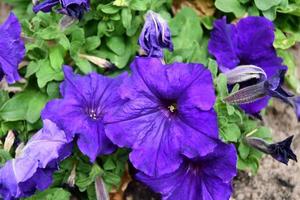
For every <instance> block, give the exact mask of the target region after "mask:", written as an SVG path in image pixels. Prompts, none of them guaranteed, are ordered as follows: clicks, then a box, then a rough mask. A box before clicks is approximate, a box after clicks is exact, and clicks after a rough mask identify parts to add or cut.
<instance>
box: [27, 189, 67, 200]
mask: <svg viewBox="0 0 300 200" xmlns="http://www.w3.org/2000/svg"><path fill="white" fill-rule="evenodd" d="M70 197H71V194H70V193H69V192H67V191H66V190H64V189H62V188H51V189H48V190H46V191H44V192H38V193H37V194H35V195H33V196H32V197H29V198H26V199H27V200H41V199H42V200H69V199H70Z"/></svg>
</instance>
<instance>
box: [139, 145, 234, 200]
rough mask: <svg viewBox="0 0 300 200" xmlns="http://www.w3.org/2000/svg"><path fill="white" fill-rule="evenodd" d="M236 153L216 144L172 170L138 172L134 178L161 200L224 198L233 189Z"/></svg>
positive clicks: (230, 148) (232, 147)
mask: <svg viewBox="0 0 300 200" xmlns="http://www.w3.org/2000/svg"><path fill="white" fill-rule="evenodd" d="M236 162H237V156H236V151H235V147H234V146H233V145H226V144H222V143H219V145H218V147H216V148H215V150H214V152H213V153H211V154H208V155H207V156H205V157H197V158H195V160H194V161H192V160H188V159H185V161H184V163H183V164H182V165H181V167H180V168H179V169H178V170H176V171H175V172H173V173H170V174H167V175H163V176H160V177H150V176H147V175H145V174H143V173H141V172H140V173H138V174H137V175H136V178H137V179H138V180H140V181H142V182H144V183H145V184H147V185H148V186H150V187H151V188H152V189H153V190H154V191H156V192H159V193H161V194H162V196H163V199H164V200H171V199H172V200H181V199H186V200H202V199H211V200H215V199H216V200H223V199H229V197H230V194H231V192H232V188H231V181H232V179H233V177H234V176H235V175H236Z"/></svg>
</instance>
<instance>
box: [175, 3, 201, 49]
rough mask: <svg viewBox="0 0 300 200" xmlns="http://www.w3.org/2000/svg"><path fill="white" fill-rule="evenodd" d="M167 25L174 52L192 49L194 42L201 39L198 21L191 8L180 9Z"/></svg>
mask: <svg viewBox="0 0 300 200" xmlns="http://www.w3.org/2000/svg"><path fill="white" fill-rule="evenodd" d="M169 25H170V29H171V32H172V36H173V37H172V40H173V43H174V49H175V50H177V49H187V48H190V47H193V46H194V45H195V44H194V43H193V42H194V41H196V42H199V41H201V39H202V35H203V30H202V28H201V25H200V19H199V17H198V16H197V14H196V13H195V11H194V10H193V9H191V8H183V9H181V10H180V11H179V12H178V13H177V14H176V16H175V18H173V19H172V20H171V21H170V23H169Z"/></svg>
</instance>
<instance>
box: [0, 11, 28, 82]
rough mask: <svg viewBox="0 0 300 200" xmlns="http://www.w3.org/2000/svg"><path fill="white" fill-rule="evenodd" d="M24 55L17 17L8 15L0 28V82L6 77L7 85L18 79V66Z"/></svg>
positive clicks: (11, 14)
mask: <svg viewBox="0 0 300 200" xmlns="http://www.w3.org/2000/svg"><path fill="white" fill-rule="evenodd" d="M24 55H25V46H24V42H23V41H22V39H21V25H20V23H19V21H18V19H17V17H16V16H15V15H14V14H13V13H10V15H9V17H8V18H7V20H6V21H5V22H4V23H3V24H2V25H1V26H0V80H1V79H2V78H3V76H4V75H5V76H6V80H7V82H8V83H9V84H13V83H15V82H16V81H18V80H19V79H20V75H19V73H18V65H19V63H20V62H21V61H22V60H23V58H24Z"/></svg>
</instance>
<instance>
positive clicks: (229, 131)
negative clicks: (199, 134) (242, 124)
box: [221, 124, 241, 142]
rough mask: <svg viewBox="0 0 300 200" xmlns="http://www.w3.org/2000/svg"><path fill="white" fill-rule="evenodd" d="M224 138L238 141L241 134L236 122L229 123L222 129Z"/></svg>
mask: <svg viewBox="0 0 300 200" xmlns="http://www.w3.org/2000/svg"><path fill="white" fill-rule="evenodd" d="M221 133H222V136H223V138H224V139H225V140H226V141H229V142H237V141H238V140H239V138H240V136H241V131H240V128H239V127H238V126H237V125H236V124H228V125H227V126H226V127H224V128H222V129H221Z"/></svg>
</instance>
